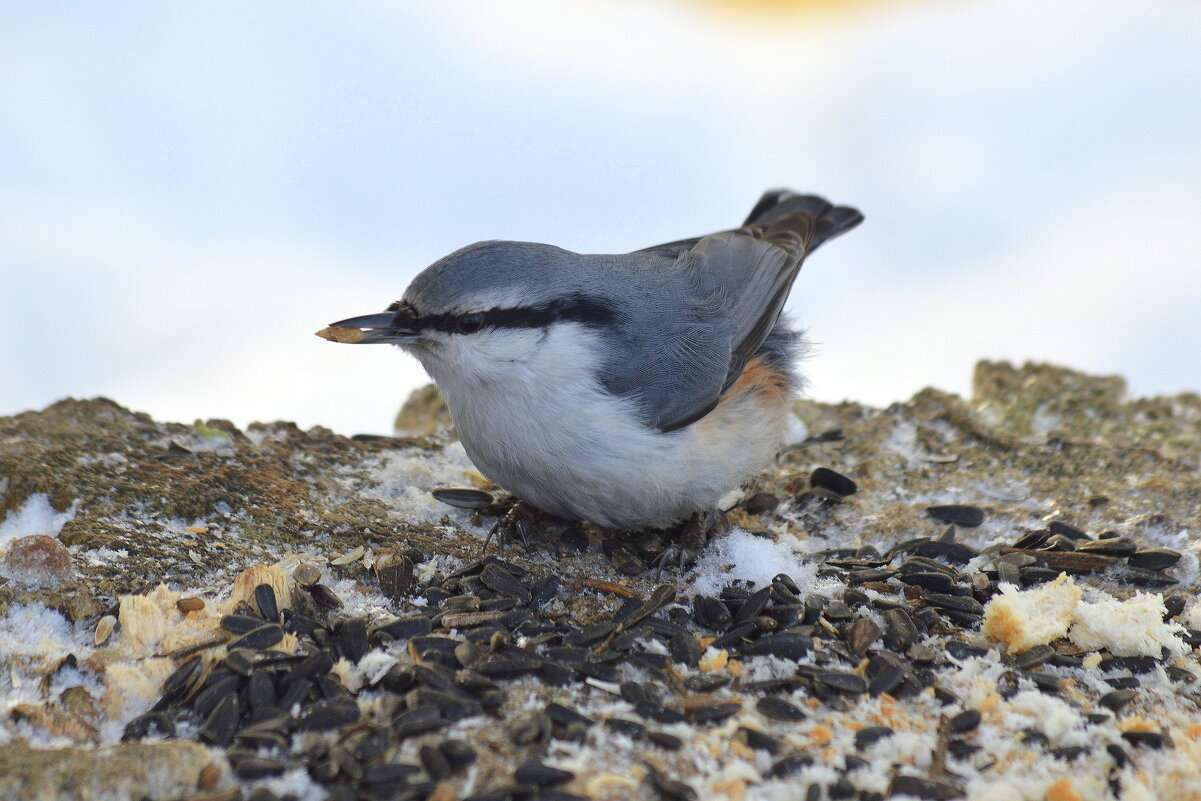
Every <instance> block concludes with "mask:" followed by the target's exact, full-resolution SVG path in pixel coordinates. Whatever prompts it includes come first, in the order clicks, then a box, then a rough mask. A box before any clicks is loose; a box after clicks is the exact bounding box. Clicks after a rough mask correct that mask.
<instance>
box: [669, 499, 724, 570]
mask: <svg viewBox="0 0 1201 801" xmlns="http://www.w3.org/2000/svg"><path fill="white" fill-rule="evenodd" d="M729 531H730V520H729V518H728V517H726V513H725V512H723V511H722V510H721V509H709V510H708V511H705V512H696V513H694V514H693V515H692V516H691V517H689V518H688V519H687V520H685V521H684V522H683V523H680V524H679V525H678V526H676V527H675V528H674V529H670V530H669V532H668V538H667V546H666V547H665V548H664V549H663V551H662V552H661V553H660V554H659V555H658V556H657V557H656V558H655V559H654V560H653V561H652V562H651V567H653V568H655V580H656V581H658V580H659V579H660V577H662V575H663V568H664V567H665V566H668V565H671V564H672V563H675V566H676V570H677V571H678V572H679V573H681V574H682V573H683V572H684V571H685V570H687V569H688V568H689V567H691V566H692V565H693V564H694V563H695V562H696V560H697V557H699V556H700V555H701V551H703V550H705V548H706V547H708V545H709V543H710V542H712V541H713V538H714V537H718V536H721V535H722V534H727V533H729Z"/></svg>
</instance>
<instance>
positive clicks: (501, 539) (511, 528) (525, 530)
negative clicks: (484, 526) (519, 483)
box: [480, 498, 538, 556]
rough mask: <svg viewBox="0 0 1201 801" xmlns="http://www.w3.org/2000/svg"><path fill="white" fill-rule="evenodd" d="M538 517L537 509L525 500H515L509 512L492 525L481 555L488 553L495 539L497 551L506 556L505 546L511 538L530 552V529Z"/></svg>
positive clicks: (481, 549)
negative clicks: (489, 545) (489, 546)
mask: <svg viewBox="0 0 1201 801" xmlns="http://www.w3.org/2000/svg"><path fill="white" fill-rule="evenodd" d="M537 515H538V510H537V509H535V508H534V507H532V506H530V505H529V504H528V503H526V502H525V501H523V500H520V499H517V498H514V499H513V505H512V506H510V507H509V510H508V511H507V512H505V513H504V514H503V515H501V517H500V519H499V520H497V521H496V522H495V523H493V524H492V528H490V529H488V536H487V537H485V538H484V544H483V546H482V547H481V548H480V555H481V556H482V555H483V554H485V553H487V551H488V544H489V543H491V542H492V538H493V537H495V538H496V549H497V552H498V553H499V554H500V555H501V556H504V553H505V545H507V544H508V542H509V539H510V538H516V539H517V540H519V541H520V542H521V547H522V548H524V549H525V550H527V551H528V550H529V549H530V539H529V537H530V529H531V527H532V525H533V523H534V519H535V518H536V516H537Z"/></svg>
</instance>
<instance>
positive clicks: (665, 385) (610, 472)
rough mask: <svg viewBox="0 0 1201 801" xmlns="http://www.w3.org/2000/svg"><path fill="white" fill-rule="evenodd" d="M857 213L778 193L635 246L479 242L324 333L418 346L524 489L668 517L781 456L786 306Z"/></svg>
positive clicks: (540, 497) (792, 379) (501, 478)
mask: <svg viewBox="0 0 1201 801" xmlns="http://www.w3.org/2000/svg"><path fill="white" fill-rule="evenodd" d="M862 220H863V216H862V215H861V214H860V213H859V212H858V211H856V210H855V209H852V208H846V207H842V206H833V205H831V204H830V203H828V202H826V201H825V200H823V199H822V198H820V197H815V196H813V195H797V194H794V193H792V192H789V191H786V190H776V191H772V192H768V193H767V194H765V195H764V196H763V198H762V199H761V200H760V201H759V203H758V204H757V205H756V206H755V208H754V209H753V210H752V211H751V213H750V216H748V217H747V220H746V222H745V223H743V226H742V227H741V228H738V229H736V230H732V231H723V232H720V233H715V234H710V235H708V236H703V237H696V238H693V239H683V240H680V241H677V242H671V243H668V244H665V245H658V246H656V247H651V248H646V249H644V250H638V251H635V252H633V253H627V254H621V255H583V254H579V253H572V252H570V251H567V250H563V249H561V248H557V247H554V246H552V245H542V244H537V243H533V242H503V241H489V242H479V243H476V244H474V245H468V246H467V247H465V248H463V249H462V250H458V251H455V252H454V253H452V254H450V255H449V256H446V257H445V258H443V259H441V260H439V261H437V262H435V263H434V264H432V265H431V266H429V267H428V268H426V269H425V270H424V271H423V272H422V273H421V274H420V275H418V276H417V277H416V278H415V279H413V282H412V283H411V284H410V285H409V288H408V289H407V290H406V291H405V294H404V298H403V299H401V300H398V301H396V302H395V303H393V304H392V305H391V306H389V307H388V310H387V311H385V312H381V313H379V314H369V315H366V316H363V317H352V318H350V319H347V320H342V321H340V322H337V323H334V324H333V325H332V326H331V327H330V328H328V329H325V330H324V331H322V332H320V335H321V336H324V337H326V338H328V339H333V340H335V341H339V342H387V343H392V344H396V345H399V346H400V347H401V348H403V349H404V350H406V351H408V352H409V353H411V354H413V355H414V356H416V357H417V359H418V360H419V361H420V362H421V364H422V366H424V367H425V369H426V371H427V372H428V373H429V374H430V376H432V377H433V379H434V381H435V383H436V384H437V385H438V389H439V390H440V391H441V393H442V397H443V398H444V399H445V401H446V405H447V407H448V408H449V409H450V414H451V417H452V418H453V420H454V424H455V428H456V429H457V430H458V434H459V439H460V440H461V441H462V443H463V448H464V449H465V450H466V451H467V455H468V456H469V457H470V458H471V460H472V461H473V462H474V463H475V465H476V467H478V468H479V469H480V471H481V472H482V473H483V474H484V475H486V476H487V477H488V478H490V479H492V480H493V481H495V482H496V483H497V484H499V485H500V486H501V487H503V488H504V489H506V490H508V491H509V492H511V493H513V494H514V495H516V496H517V497H518V498H520V499H522V500H524V501H526V502H528V503H529V504H531V505H533V506H535V507H537V508H539V509H541V510H543V511H544V512H548V513H550V514H553V515H556V516H558V517H564V518H569V519H583V520H588V521H591V522H593V523H596V524H598V525H601V526H609V527H614V528H623V529H636V528H650V527H665V526H668V525H671V524H672V523H675V522H676V521H678V520H680V519H681V518H683V517H686V516H688V515H689V514H691V513H694V512H697V511H701V510H708V509H712V507H713V505H714V504H715V503H716V502H717V501H718V499H719V498H720V497H721V496H723V495H724V494H725V493H727V492H728V491H729V490H731V489H732V488H734V487H735V486H737V485H738V484H739V483H741V482H742V481H743V480H745V479H746V478H747V477H749V476H750V475H752V474H753V473H755V472H756V471H758V470H760V469H762V468H763V467H764V466H766V465H767V464H768V463H769V462H770V460H771V459H772V458H773V457H774V456H775V454H776V452H777V450H778V448H779V447H780V444H781V441H782V438H783V436H784V434H785V432H786V431H787V428H788V412H789V405H790V403H789V402H790V400H791V397H792V396H793V394H794V393H795V392H796V391H798V390H799V388H800V386H799V385H800V379H799V377H798V376H797V374H796V372H795V371H794V367H793V361H794V357H795V356H796V352H797V350H798V348H799V347H800V345H801V338H800V334H799V333H798V332H796V331H793V330H791V329H790V328H789V327H788V326H787V325H786V324H785V323H784V322H783V321H782V320H781V312H782V311H783V309H784V301H785V300H786V299H787V297H788V292H789V290H790V289H791V287H792V283H793V280H794V279H795V278H796V275H797V272H798V271H799V270H800V267H801V262H802V261H803V260H804V258H805V256H807V255H808V254H809V253H810V252H811V251H812V250H813V249H814V248H816V247H817V246H818V245H820V244H822V243H823V242H825V241H826V240H827V239H831V238H833V237H835V236H838V235H839V234H841V233H844V232H846V231H849V230H850V229H852V228H854V227H855V226H856V225H858V224H859V223H860V222H862ZM347 329H350V330H347Z"/></svg>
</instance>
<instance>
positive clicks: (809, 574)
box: [689, 528, 817, 595]
mask: <svg viewBox="0 0 1201 801" xmlns="http://www.w3.org/2000/svg"><path fill="white" fill-rule="evenodd" d="M798 544H799V543H798V542H797V540H796V538H795V537H792V536H790V535H783V536H781V537H780V539H779V540H778V541H777V540H772V539H767V538H764V537H760V536H756V535H754V534H751V533H750V532H748V531H745V530H743V529H741V528H735V529H733V530H732V531H730V533H729V534H727V535H726V536H724V537H719V538H717V539H716V540H715V541H714V542H713V543H712V544H711V545H710V546H709V547H708V548H706V549H705V550H704V552H703V553H702V554H701V556H700V558H699V559H698V560H697V563H696V566H695V567H694V568H693V575H694V576H695V578H694V579H693V581H692V585H691V587H690V588H689V592H690V593H692V594H698V593H699V594H702V595H716V594H717V593H719V592H720V591H721V588H722V587H725V586H727V585H729V584H732V583H733V582H735V581H745V582H748V583H749V584H750V585H751V586H754V587H761V586H763V585H765V584H768V583H770V582H771V580H772V578H773V577H774V576H775V575H776V574H778V573H787V574H788V575H789V576H791V577H792V579H793V581H795V582H796V583H797V585H798V586H800V587H801V588H802V590H804V589H806V588H811V587H812V586H813V585H814V584H816V583H817V565H816V564H815V563H812V562H807V561H805V560H804V558H803V553H801V552H800V549H799V548H796V547H794V545H798Z"/></svg>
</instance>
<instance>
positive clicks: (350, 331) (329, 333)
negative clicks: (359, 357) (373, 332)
mask: <svg viewBox="0 0 1201 801" xmlns="http://www.w3.org/2000/svg"><path fill="white" fill-rule="evenodd" d="M317 336H319V337H321V338H322V339H328V340H329V341H330V342H346V343H348V344H351V345H353V344H355V343H357V342H362V341H363V330H362V329H361V328H343V327H340V326H334V325H331V326H328V327H326V328H322V329H321V330H320V331H318V332H317Z"/></svg>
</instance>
